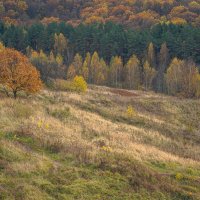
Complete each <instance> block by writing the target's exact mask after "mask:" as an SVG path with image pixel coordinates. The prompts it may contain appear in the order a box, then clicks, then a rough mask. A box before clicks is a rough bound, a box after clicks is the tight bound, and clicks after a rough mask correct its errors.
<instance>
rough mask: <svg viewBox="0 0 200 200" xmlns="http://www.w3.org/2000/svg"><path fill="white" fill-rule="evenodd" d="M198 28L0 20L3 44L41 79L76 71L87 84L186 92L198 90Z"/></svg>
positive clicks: (67, 75)
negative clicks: (21, 56) (25, 58)
mask: <svg viewBox="0 0 200 200" xmlns="http://www.w3.org/2000/svg"><path fill="white" fill-rule="evenodd" d="M199 33H200V29H198V28H194V27H192V26H177V25H173V24H159V25H156V26H155V27H153V28H152V29H150V30H147V31H136V30H135V31H133V30H127V29H125V28H124V27H122V26H121V25H116V24H113V23H106V24H93V25H88V26H85V25H80V26H78V27H76V28H74V27H72V26H70V25H68V24H66V23H51V24H49V25H47V26H44V25H42V24H34V25H31V26H26V27H23V26H13V25H11V26H6V25H5V24H4V23H1V24H0V39H1V40H2V41H3V43H4V44H5V46H7V47H14V48H15V49H17V50H19V51H22V52H23V53H24V54H26V55H27V56H28V57H29V59H30V61H31V63H32V64H33V65H34V66H36V67H37V69H38V70H39V71H40V73H41V77H42V79H43V80H44V81H48V79H49V78H54V79H56V78H66V77H67V78H68V79H72V78H74V77H75V76H76V75H81V76H83V77H84V78H85V80H87V82H88V83H91V84H98V85H108V86H112V87H121V88H128V89H140V88H144V89H146V90H148V89H153V90H155V91H157V92H165V93H169V94H174V95H175V94H180V93H182V94H184V96H188V97H194V96H198V81H199V76H198V75H199V73H198V63H199V62H200V60H199V59H200V57H199V52H198V49H199V45H200V43H198V40H200V37H199V35H198V34H199ZM186 36H187V37H186ZM175 63H176V64H175ZM195 63H196V64H195ZM173 66H174V67H173ZM177 66H179V67H177ZM188 70H189V71H188ZM179 76H180V77H179ZM178 77H179V78H178ZM183 77H185V79H184V80H183ZM186 77H187V78H186ZM174 80H176V82H174ZM183 85H184V86H183ZM186 85H187V86H186ZM184 88H187V90H188V91H184Z"/></svg>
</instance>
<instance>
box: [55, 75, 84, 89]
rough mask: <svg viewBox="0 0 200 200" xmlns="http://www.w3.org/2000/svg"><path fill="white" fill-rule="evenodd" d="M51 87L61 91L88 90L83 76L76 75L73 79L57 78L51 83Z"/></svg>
mask: <svg viewBox="0 0 200 200" xmlns="http://www.w3.org/2000/svg"><path fill="white" fill-rule="evenodd" d="M51 88H53V89H55V90H61V91H72V92H73V91H74V92H86V91H87V83H86V81H85V80H84V78H83V77H82V76H76V77H75V78H74V79H73V81H66V80H61V79H57V80H55V81H54V83H53V84H51Z"/></svg>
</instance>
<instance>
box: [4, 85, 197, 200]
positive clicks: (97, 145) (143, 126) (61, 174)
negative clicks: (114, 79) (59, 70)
mask: <svg viewBox="0 0 200 200" xmlns="http://www.w3.org/2000/svg"><path fill="white" fill-rule="evenodd" d="M0 95H1V96H0V199H8V200H12V199H19V200H23V199H25V200H32V199H37V200H40V199H69V200H72V199H83V200H88V199H91V200H92V199H99V200H104V199H105V200H108V199H109V200H110V199H116V200H118V199H121V200H122V199H127V200H128V199H141V200H143V199H144V200H145V199H184V200H190V199H191V200H192V199H200V101H199V100H190V99H181V98H176V97H169V96H165V95H160V94H156V93H153V92H143V91H125V90H115V89H110V88H107V87H97V86H90V88H89V90H88V92H87V93H85V94H79V93H72V92H64V91H55V90H48V89H46V90H44V91H42V92H41V93H40V94H38V95H36V96H34V97H31V96H30V97H26V96H23V95H22V96H21V97H20V98H18V99H17V100H13V99H11V98H7V97H5V96H4V95H3V94H0ZM128 106H132V107H133V109H134V113H133V116H128V115H127V107H128Z"/></svg>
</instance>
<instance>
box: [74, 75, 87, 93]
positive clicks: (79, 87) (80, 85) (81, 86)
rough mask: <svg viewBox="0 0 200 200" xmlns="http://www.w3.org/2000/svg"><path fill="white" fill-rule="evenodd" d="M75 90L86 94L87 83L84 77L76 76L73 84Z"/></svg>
mask: <svg viewBox="0 0 200 200" xmlns="http://www.w3.org/2000/svg"><path fill="white" fill-rule="evenodd" d="M72 86H73V89H74V90H75V91H77V92H86V91H87V83H86V81H85V80H84V78H83V77H82V76H76V77H75V78H74V80H73V82H72Z"/></svg>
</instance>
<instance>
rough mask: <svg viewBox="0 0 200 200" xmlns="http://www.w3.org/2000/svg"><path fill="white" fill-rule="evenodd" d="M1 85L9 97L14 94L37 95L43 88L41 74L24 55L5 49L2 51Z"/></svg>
mask: <svg viewBox="0 0 200 200" xmlns="http://www.w3.org/2000/svg"><path fill="white" fill-rule="evenodd" d="M0 64H1V65H0V84H2V85H3V87H4V91H5V92H6V94H7V95H9V92H12V93H13V96H14V98H17V93H18V92H20V91H24V92H26V93H36V92H38V91H39V90H40V89H41V88H42V81H41V79H40V73H39V72H38V71H37V69H36V68H35V67H34V66H33V65H32V64H31V63H30V61H29V59H28V58H27V57H26V56H24V55H23V54H22V53H20V52H18V51H16V50H14V49H10V48H4V49H2V50H0Z"/></svg>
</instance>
